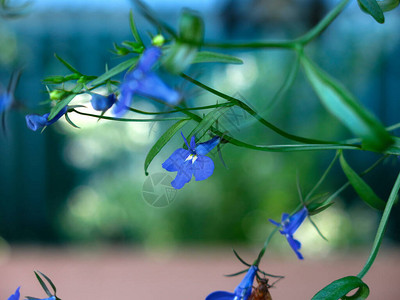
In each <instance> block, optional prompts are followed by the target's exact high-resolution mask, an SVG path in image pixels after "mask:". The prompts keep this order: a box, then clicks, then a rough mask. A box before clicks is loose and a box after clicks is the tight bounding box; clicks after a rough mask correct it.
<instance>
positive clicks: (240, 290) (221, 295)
mask: <svg viewBox="0 0 400 300" xmlns="http://www.w3.org/2000/svg"><path fill="white" fill-rule="evenodd" d="M256 273H257V267H256V266H251V267H250V269H249V270H248V271H247V274H246V276H245V277H244V278H243V280H242V282H241V283H240V284H239V285H238V286H237V287H236V289H235V291H234V292H233V293H230V292H224V291H217V292H213V293H211V294H210V295H208V296H207V298H206V300H247V299H248V298H249V297H250V295H251V289H252V288H253V281H254V277H255V276H256Z"/></svg>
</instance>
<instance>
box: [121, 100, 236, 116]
mask: <svg viewBox="0 0 400 300" xmlns="http://www.w3.org/2000/svg"><path fill="white" fill-rule="evenodd" d="M224 106H233V104H232V103H220V104H213V105H206V106H198V107H191V108H180V107H178V108H177V109H174V110H170V111H163V112H148V111H143V110H139V109H136V108H133V107H130V108H129V110H130V111H133V112H135V113H138V114H142V115H165V114H172V113H177V112H182V111H183V110H189V111H192V110H202V109H211V108H218V107H224Z"/></svg>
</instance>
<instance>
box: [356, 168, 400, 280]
mask: <svg viewBox="0 0 400 300" xmlns="http://www.w3.org/2000/svg"><path fill="white" fill-rule="evenodd" d="M399 189H400V173H399V175H398V176H397V179H396V182H395V183H394V186H393V189H392V191H391V193H390V196H389V199H388V202H387V203H386V207H385V210H384V211H383V215H382V219H381V222H380V223H379V227H378V230H377V233H376V236H375V240H374V244H373V245H372V251H371V254H370V255H369V257H368V259H367V262H366V263H365V266H364V268H363V269H362V270H361V272H360V273H358V275H357V277H359V278H360V279H361V278H363V277H364V275H365V274H367V272H368V270H369V269H370V268H371V266H372V264H373V263H374V261H375V258H376V256H377V255H378V251H379V248H380V246H381V243H382V239H383V236H384V234H385V231H386V226H387V223H388V220H389V215H390V212H391V211H392V208H393V205H394V203H395V202H396V198H397V193H398V191H399Z"/></svg>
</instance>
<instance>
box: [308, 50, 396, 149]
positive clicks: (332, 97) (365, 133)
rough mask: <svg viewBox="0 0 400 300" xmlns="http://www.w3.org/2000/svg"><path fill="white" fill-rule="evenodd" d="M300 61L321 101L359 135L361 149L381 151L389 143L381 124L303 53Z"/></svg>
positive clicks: (390, 139) (390, 140)
mask: <svg viewBox="0 0 400 300" xmlns="http://www.w3.org/2000/svg"><path fill="white" fill-rule="evenodd" d="M301 62H302V64H303V67H304V69H305V71H306V75H307V77H308V80H309V81H310V83H311V85H312V87H313V89H314V91H315V92H316V94H317V95H318V97H319V98H320V100H321V101H322V103H323V104H324V105H325V107H326V108H327V109H328V110H329V111H330V112H331V113H332V114H333V115H334V116H335V117H336V118H338V119H339V120H340V121H341V122H342V123H343V124H344V125H345V126H347V128H349V129H350V130H351V131H352V132H353V133H354V134H356V135H358V136H360V137H361V138H362V145H363V148H364V149H365V150H372V151H377V152H381V151H383V150H385V149H386V148H388V147H389V146H390V145H391V144H392V143H393V139H392V137H391V136H390V135H389V133H388V132H387V131H386V129H385V128H384V127H383V125H382V124H381V123H380V122H379V121H378V120H377V119H376V118H375V117H374V116H373V115H372V114H371V113H369V112H368V111H367V110H366V109H365V108H363V107H362V106H361V105H360V104H359V103H358V102H357V100H356V99H355V98H354V96H353V95H352V94H351V93H350V92H349V91H347V89H346V88H345V87H343V86H342V85H341V84H340V83H339V82H338V81H336V80H335V79H333V78H332V77H330V76H329V75H328V74H327V73H325V72H324V71H323V70H321V69H319V68H318V67H317V66H316V65H315V64H314V63H313V62H311V61H310V60H309V59H308V58H307V57H306V56H304V55H303V56H302V57H301Z"/></svg>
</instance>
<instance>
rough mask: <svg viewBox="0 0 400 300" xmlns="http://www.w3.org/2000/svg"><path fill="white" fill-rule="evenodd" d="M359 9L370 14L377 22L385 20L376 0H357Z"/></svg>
mask: <svg viewBox="0 0 400 300" xmlns="http://www.w3.org/2000/svg"><path fill="white" fill-rule="evenodd" d="M357 2H358V5H359V6H360V8H361V10H362V11H364V12H365V13H367V14H369V15H371V16H372V17H373V18H374V19H375V21H377V22H378V23H381V24H382V23H384V22H385V16H384V15H383V11H382V9H381V7H380V6H379V4H378V3H377V2H376V0H357Z"/></svg>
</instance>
